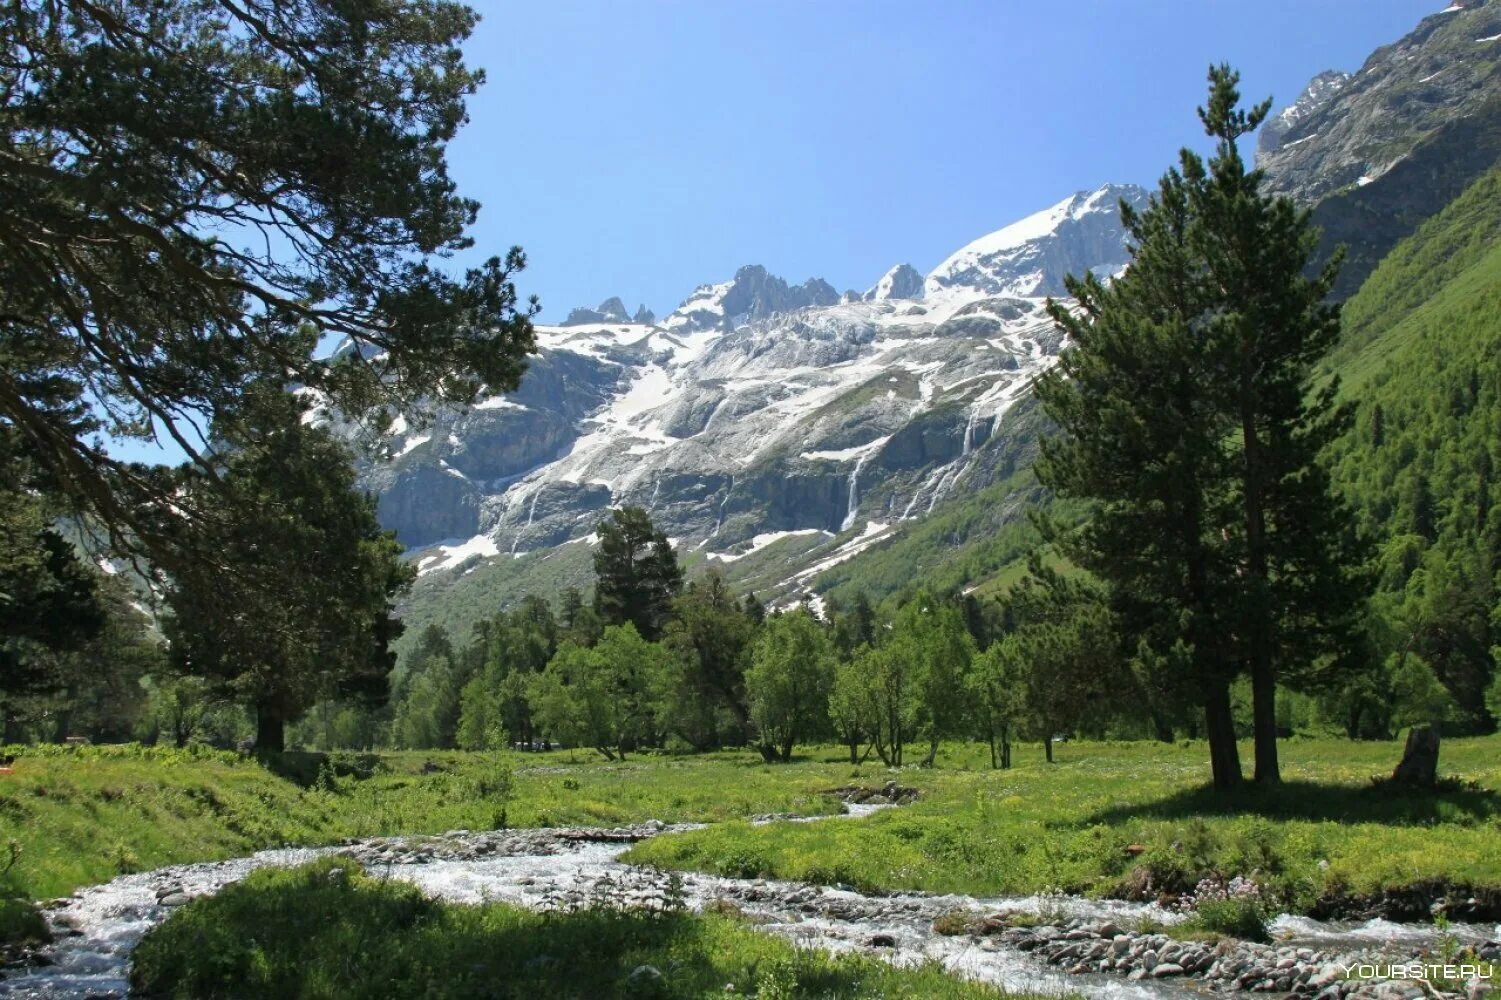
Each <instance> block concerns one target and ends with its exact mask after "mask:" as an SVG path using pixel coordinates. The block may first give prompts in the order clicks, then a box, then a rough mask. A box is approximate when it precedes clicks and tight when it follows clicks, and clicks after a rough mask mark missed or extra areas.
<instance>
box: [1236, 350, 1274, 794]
mask: <svg viewBox="0 0 1501 1000" xmlns="http://www.w3.org/2000/svg"><path fill="white" fill-rule="evenodd" d="M1244 353H1246V354H1249V353H1250V350H1249V347H1247V348H1245V350H1244ZM1252 377H1253V373H1252V371H1251V367H1250V365H1249V364H1247V363H1245V362H1243V363H1242V375H1241V435H1242V438H1243V439H1244V444H1245V450H1246V451H1245V455H1246V466H1245V494H1244V516H1245V530H1246V572H1247V576H1248V577H1249V579H1248V580H1247V583H1249V585H1250V598H1251V601H1252V606H1251V611H1252V616H1251V622H1250V626H1249V628H1248V629H1247V631H1248V633H1249V634H1248V635H1247V636H1246V639H1247V640H1248V644H1249V646H1248V649H1247V651H1246V652H1247V656H1248V658H1249V660H1250V668H1251V671H1250V672H1251V734H1252V736H1253V737H1254V738H1255V757H1256V771H1255V780H1256V782H1257V783H1258V784H1264V785H1274V784H1276V783H1278V782H1280V781H1281V780H1282V772H1281V769H1280V768H1279V767H1278V765H1277V676H1276V672H1275V668H1274V667H1273V664H1272V643H1271V639H1272V620H1271V617H1272V616H1271V606H1270V602H1269V600H1268V596H1269V595H1268V593H1267V588H1268V585H1269V583H1270V580H1269V575H1268V569H1267V552H1266V549H1267V541H1266V508H1265V503H1266V499H1265V497H1264V496H1263V495H1262V472H1261V442H1260V439H1259V437H1258V434H1257V429H1256V411H1255V405H1254V401H1255V398H1256V397H1255V392H1254V390H1253V386H1252V384H1251V379H1252Z"/></svg>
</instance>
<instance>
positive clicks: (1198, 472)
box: [1038, 67, 1368, 787]
mask: <svg viewBox="0 0 1501 1000" xmlns="http://www.w3.org/2000/svg"><path fill="white" fill-rule="evenodd" d="M1209 77H1210V92H1209V101H1208V103H1207V105H1206V107H1205V108H1203V109H1201V110H1200V112H1199V115H1200V119H1201V121H1202V122H1203V124H1204V127H1205V130H1206V132H1207V133H1208V134H1209V135H1210V136H1211V137H1213V138H1215V139H1216V140H1218V145H1217V147H1216V151H1215V155H1214V156H1213V157H1212V158H1210V159H1209V160H1208V161H1207V162H1206V161H1204V160H1203V159H1202V158H1200V157H1199V156H1198V155H1196V154H1195V153H1193V152H1192V151H1190V150H1184V151H1183V152H1182V154H1181V156H1180V160H1179V166H1178V168H1177V169H1175V170H1171V171H1169V172H1168V174H1167V175H1166V176H1165V177H1164V178H1163V179H1162V181H1161V183H1160V185H1159V190H1158V193H1157V195H1156V196H1155V197H1154V198H1153V200H1152V203H1151V205H1150V206H1149V208H1148V209H1147V210H1146V211H1144V212H1142V213H1140V214H1138V213H1136V212H1133V211H1131V210H1130V209H1129V208H1128V207H1126V206H1123V207H1122V213H1123V218H1124V220H1125V222H1126V225H1127V227H1128V228H1129V230H1130V232H1131V234H1132V237H1133V239H1134V241H1135V245H1134V247H1133V252H1132V263H1131V266H1130V268H1129V270H1128V271H1127V272H1126V274H1125V275H1124V276H1123V277H1121V278H1120V279H1119V280H1117V281H1116V282H1115V283H1114V284H1113V285H1111V286H1110V287H1108V288H1107V287H1105V286H1104V285H1102V284H1101V283H1100V282H1099V281H1098V280H1096V279H1094V278H1093V277H1086V278H1085V279H1084V280H1083V281H1078V280H1071V281H1070V283H1069V288H1070V291H1071V292H1072V293H1073V294H1074V295H1075V296H1076V298H1078V300H1079V307H1078V308H1077V310H1071V309H1069V308H1066V307H1064V306H1061V305H1059V304H1056V303H1054V304H1053V305H1052V306H1051V309H1052V314H1053V316H1054V318H1055V319H1056V320H1057V321H1058V322H1059V324H1060V325H1061V326H1062V327H1063V328H1064V330H1065V331H1066V332H1067V333H1068V334H1069V335H1070V337H1071V338H1072V341H1073V347H1072V348H1071V349H1070V350H1069V351H1067V352H1065V354H1064V358H1063V361H1062V362H1061V364H1060V365H1059V366H1058V368H1057V369H1056V370H1055V371H1054V372H1052V373H1049V375H1048V376H1046V377H1044V378H1043V379H1042V380H1041V382H1040V385H1039V390H1038V393H1039V396H1040V398H1041V400H1042V402H1043V405H1044V407H1045V409H1046V410H1047V412H1048V414H1049V415H1050V416H1051V417H1052V418H1053V419H1054V420H1055V421H1056V422H1057V423H1058V424H1059V425H1060V427H1061V428H1062V429H1063V431H1064V436H1063V437H1062V438H1061V439H1060V440H1058V441H1055V442H1050V443H1048V444H1046V445H1045V447H1044V449H1043V460H1042V462H1041V463H1040V466H1039V474H1040V475H1041V476H1042V478H1043V481H1044V482H1045V483H1046V484H1047V485H1049V486H1051V487H1053V488H1054V489H1055V490H1057V491H1059V492H1060V493H1063V494H1065V495H1070V496H1077V497H1082V498H1088V499H1093V500H1095V501H1096V502H1097V503H1098V507H1097V508H1096V510H1095V512H1094V514H1093V516H1092V518H1091V519H1090V520H1089V522H1088V523H1087V524H1086V525H1085V526H1084V527H1083V528H1082V529H1081V530H1080V531H1079V532H1077V533H1076V534H1075V535H1073V536H1071V537H1063V536H1062V535H1061V534H1060V533H1059V532H1058V531H1057V530H1056V529H1051V528H1050V529H1049V531H1050V533H1051V534H1050V536H1051V537H1053V538H1054V540H1055V541H1057V542H1059V543H1060V544H1061V545H1063V546H1064V548H1065V550H1066V551H1068V552H1069V553H1070V554H1071V555H1073V556H1074V557H1075V558H1076V560H1077V561H1079V562H1080V563H1081V565H1084V566H1085V567H1086V568H1088V569H1090V570H1091V571H1093V572H1094V573H1095V574H1096V575H1098V576H1099V577H1100V578H1101V579H1103V580H1106V581H1108V582H1109V584H1110V587H1111V601H1112V604H1113V605H1114V611H1115V612H1116V615H1117V619H1118V620H1119V621H1121V622H1123V623H1124V625H1125V627H1126V628H1128V629H1130V630H1131V631H1132V633H1133V635H1134V638H1135V639H1136V640H1137V641H1138V644H1139V645H1138V648H1139V655H1138V660H1139V662H1140V663H1141V664H1142V666H1143V672H1144V673H1145V674H1147V675H1149V676H1152V677H1154V678H1156V679H1157V681H1159V682H1161V683H1163V684H1166V685H1169V686H1171V685H1172V684H1173V683H1174V678H1177V679H1178V680H1179V682H1181V683H1182V684H1183V685H1184V688H1185V690H1186V691H1187V692H1193V693H1195V694H1196V695H1197V697H1198V698H1199V699H1200V700H1201V702H1202V704H1203V705H1204V711H1205V729H1206V735H1207V736H1208V738H1209V743H1210V758H1211V767H1212V771H1213V775H1214V781H1215V784H1216V785H1217V786H1220V787H1228V786H1230V785H1233V784H1235V783H1236V782H1238V781H1239V779H1240V765H1239V756H1238V752H1237V750H1236V747H1235V742H1234V732H1233V729H1232V728H1231V725H1230V711H1229V696H1228V688H1229V682H1230V680H1231V679H1232V678H1233V677H1234V676H1236V675H1237V674H1238V673H1240V672H1242V671H1246V672H1249V673H1250V675H1251V683H1252V690H1253V702H1254V707H1253V715H1254V728H1255V734H1256V776H1257V778H1258V779H1259V780H1262V781H1269V782H1274V781H1277V780H1278V778H1279V774H1278V767H1277V750H1276V711H1275V703H1276V683H1277V678H1278V676H1279V674H1281V675H1282V676H1283V677H1284V678H1287V679H1290V680H1293V681H1294V682H1295V683H1299V684H1303V685H1307V686H1315V685H1317V684H1327V683H1330V681H1331V677H1332V676H1334V675H1337V674H1339V673H1340V672H1342V671H1343V670H1347V669H1350V668H1351V667H1352V666H1353V665H1354V664H1353V662H1352V659H1351V658H1350V657H1349V656H1348V655H1344V654H1345V652H1346V651H1347V650H1348V649H1349V648H1350V647H1351V646H1352V645H1353V641H1352V637H1353V635H1354V633H1355V631H1356V629H1357V625H1358V620H1359V616H1360V613H1361V610H1362V607H1363V602H1364V597H1365V592H1366V590H1367V589H1368V581H1367V579H1366V577H1365V574H1364V573H1363V570H1362V565H1363V563H1364V560H1365V550H1364V548H1363V547H1362V546H1361V544H1360V543H1359V541H1358V540H1357V539H1356V537H1355V535H1354V531H1353V525H1352V519H1351V517H1350V516H1349V514H1348V512H1347V511H1346V509H1345V508H1344V506H1343V505H1342V504H1341V503H1340V502H1339V501H1338V499H1337V497H1336V496H1335V495H1334V492H1333V490H1332V488H1331V487H1330V483H1329V478H1328V475H1327V473H1326V472H1325V471H1324V469H1323V468H1322V467H1321V466H1320V465H1319V461H1318V459H1319V454H1320V452H1321V450H1322V449H1323V448H1324V447H1325V446H1326V445H1327V444H1328V443H1329V442H1330V441H1332V440H1333V439H1334V438H1335V437H1336V436H1337V435H1338V434H1339V433H1340V432H1341V431H1343V430H1344V429H1345V428H1346V427H1347V426H1348V424H1349V419H1350V414H1349V412H1348V411H1346V410H1344V409H1341V408H1339V407H1337V406H1336V405H1335V402H1334V400H1335V396H1336V394H1337V392H1338V384H1337V383H1332V384H1329V385H1326V386H1324V387H1323V388H1321V389H1319V390H1318V391H1313V389H1312V387H1311V377H1312V374H1313V366H1314V365H1315V364H1316V363H1317V362H1318V361H1319V360H1320V359H1321V358H1322V357H1323V356H1324V354H1325V353H1326V352H1327V351H1328V350H1329V348H1330V347H1331V346H1332V345H1333V344H1334V342H1335V340H1336V339H1337V337H1338V335H1339V319H1338V311H1337V310H1336V309H1335V308H1333V307H1331V306H1328V305H1326V304H1325V299H1326V297H1327V294H1328V291H1329V288H1330V287H1331V285H1332V283H1333V280H1334V277H1335V274H1336V269H1337V266H1338V261H1337V260H1336V261H1334V262H1332V263H1331V264H1329V265H1328V266H1327V267H1326V268H1325V269H1324V270H1323V271H1322V272H1321V273H1319V274H1318V275H1317V276H1316V277H1313V278H1309V277H1308V276H1307V275H1306V273H1305V272H1306V269H1307V267H1308V264H1309V260H1310V258H1311V255H1312V253H1313V250H1314V245H1315V242H1316V234H1315V233H1314V232H1313V231H1312V229H1311V227H1310V224H1309V217H1308V215H1307V213H1305V212H1299V211H1298V210H1296V209H1295V208H1294V207H1293V205H1292V204H1291V202H1289V201H1288V200H1287V199H1285V198H1283V199H1279V198H1273V197H1270V196H1268V195H1264V194H1263V193H1262V192H1261V190H1260V185H1261V179H1262V178H1261V175H1260V174H1259V173H1258V172H1256V171H1247V169H1246V165H1245V163H1244V161H1243V160H1242V159H1241V157H1240V153H1239V149H1238V145H1237V143H1238V141H1239V140H1240V139H1241V138H1242V137H1243V136H1244V135H1246V134H1247V133H1249V132H1251V131H1253V130H1254V129H1255V128H1256V127H1257V125H1258V124H1260V122H1261V121H1262V120H1263V119H1264V118H1265V116H1266V114H1267V112H1268V110H1269V108H1270V102H1267V103H1264V104H1262V105H1259V106H1257V107H1256V108H1253V109H1251V110H1250V111H1243V110H1240V108H1239V102H1240V94H1239V91H1238V90H1237V84H1238V80H1239V78H1238V76H1237V75H1236V74H1235V73H1233V72H1232V71H1231V70H1229V69H1228V68H1227V67H1216V68H1213V69H1211V70H1210V74H1209Z"/></svg>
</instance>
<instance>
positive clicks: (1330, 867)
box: [629, 737, 1501, 909]
mask: <svg viewBox="0 0 1501 1000" xmlns="http://www.w3.org/2000/svg"><path fill="white" fill-rule="evenodd" d="M1398 750H1399V748H1398V747H1397V746H1396V745H1394V744H1391V743H1348V742H1335V741H1313V740H1294V741H1290V742H1288V743H1286V744H1285V746H1284V750H1283V753H1284V772H1283V773H1284V775H1285V776H1286V777H1287V781H1288V784H1287V786H1286V787H1285V788H1283V789H1280V790H1274V791H1272V792H1262V791H1260V790H1258V789H1255V788H1250V789H1247V790H1246V791H1245V792H1244V793H1242V794H1241V795H1239V796H1238V797H1236V798H1231V799H1224V798H1220V797H1217V796H1215V795H1214V794H1212V793H1211V792H1209V791H1208V790H1206V789H1205V787H1204V784H1203V782H1204V780H1205V778H1206V777H1207V765H1206V763H1205V760H1206V757H1205V751H1204V748H1203V745H1202V744H1179V745H1171V746H1164V745H1162V744H1154V743H1133V744H1113V745H1112V744H1069V745H1064V746H1061V747H1059V748H1058V759H1059V763H1057V764H1055V765H1052V766H1049V765H1047V764H1046V763H1044V762H1043V761H1042V760H1041V759H1040V756H1041V755H1040V753H1039V752H1038V751H1037V749H1036V748H1034V747H1025V748H1019V749H1018V751H1017V760H1018V766H1017V767H1015V768H1014V769H1012V770H1011V771H996V772H992V771H988V770H981V769H979V768H980V767H981V763H980V761H979V758H978V753H977V752H976V751H974V750H972V749H965V750H964V751H962V752H963V753H964V754H965V755H966V762H967V763H969V764H971V765H972V766H973V767H974V768H975V769H974V770H952V769H947V768H941V769H938V770H931V771H905V772H903V773H902V775H901V780H902V781H903V782H905V783H910V784H913V785H916V786H917V787H919V788H921V789H922V790H923V793H924V794H923V797H922V799H921V800H920V801H919V802H918V803H917V804H915V805H912V806H909V807H905V808H902V809H899V810H892V811H889V812H883V813H879V814H877V815H876V816H873V817H871V819H869V820H868V821H865V822H860V823H827V824H813V825H805V824H775V825H771V826H762V827H752V826H750V825H749V824H745V823H732V824H725V825H723V826H719V827H715V828H713V829H707V830H701V831H695V832H692V833H687V834H681V835H676V836H671V837H663V838H658V839H656V840H652V841H648V842H646V843H643V844H640V845H638V846H637V847H636V848H634V849H633V850H632V852H631V854H630V855H629V858H630V859H631V860H635V861H638V862H643V863H651V864H658V865H662V866H666V867H682V868H695V869H701V870H707V871H711V872H718V873H723V874H735V875H746V876H754V875H760V874H765V875H775V876H779V877H786V878H794V879H807V880H810V881H815V882H823V883H834V882H847V883H851V884H854V885H859V886H863V887H867V888H890V889H923V890H930V891H935V892H967V893H972V894H978V895H1000V894H1027V893H1034V892H1039V891H1042V890H1044V889H1047V888H1050V887H1055V888H1062V889H1065V890H1068V891H1071V892H1082V893H1089V894H1094V895H1111V894H1116V893H1119V892H1121V891H1122V890H1123V889H1125V888H1127V887H1128V886H1129V885H1130V884H1131V883H1132V882H1133V881H1136V882H1138V887H1139V880H1140V878H1141V875H1142V874H1144V872H1150V873H1151V874H1152V875H1153V883H1152V884H1153V887H1154V889H1156V890H1160V889H1167V890H1179V891H1181V890H1183V889H1187V888H1191V887H1192V886H1193V885H1194V884H1195V883H1196V882H1197V880H1198V879H1199V878H1200V877H1202V876H1203V875H1205V874H1208V873H1210V872H1218V873H1220V874H1222V875H1225V876H1227V877H1228V876H1230V875H1235V874H1251V873H1252V872H1258V873H1259V875H1258V877H1259V878H1260V879H1261V880H1262V881H1264V882H1267V883H1269V884H1270V886H1271V887H1272V888H1273V889H1274V890H1275V892H1276V893H1277V895H1278V896H1279V897H1280V900H1281V901H1282V902H1283V903H1284V904H1286V905H1290V906H1292V907H1294V908H1297V909H1308V908H1310V907H1311V906H1312V905H1313V904H1314V903H1315V901H1317V900H1319V899H1321V898H1326V897H1336V896H1339V895H1340V894H1342V893H1353V894H1358V895H1365V894H1371V893H1375V892H1377V891H1379V890H1382V889H1389V888H1398V887H1414V886H1420V885H1422V884H1423V883H1425V882H1429V881H1440V882H1450V883H1455V884H1463V885H1469V886H1473V887H1475V888H1476V889H1480V890H1483V891H1487V892H1490V893H1501V853H1498V852H1497V851H1496V850H1495V847H1496V845H1497V844H1498V843H1501V753H1498V751H1501V737H1487V738H1484V739H1471V740H1453V741H1449V742H1447V743H1446V744H1445V746H1444V751H1443V765H1444V770H1445V771H1446V772H1447V773H1449V774H1451V775H1455V776H1462V777H1463V778H1464V779H1465V780H1466V781H1468V782H1473V783H1474V784H1473V785H1464V786H1463V787H1461V786H1459V785H1456V786H1454V787H1453V788H1451V789H1449V790H1447V791H1445V792H1442V793H1438V794H1433V795H1427V794H1422V793H1414V794H1411V795H1408V794H1403V793H1400V792H1396V791H1393V790H1392V789H1390V788H1384V787H1383V788H1378V787H1375V786H1373V785H1372V783H1371V778H1372V776H1373V775H1378V774H1386V773H1390V769H1391V767H1392V766H1393V765H1394V763H1395V761H1396V758H1397V756H1398ZM1243 752H1248V749H1247V750H1243ZM943 762H944V761H943V759H942V758H941V759H940V763H943ZM863 773H864V776H865V777H866V778H867V780H880V779H882V778H884V772H882V771H880V770H878V769H872V768H869V767H867V768H865V769H863ZM1130 845H1141V846H1143V847H1145V851H1144V852H1142V853H1141V854H1140V856H1139V857H1133V856H1132V855H1131V854H1130V853H1128V852H1127V851H1126V848H1127V847H1128V846H1130ZM1137 868H1141V869H1143V870H1144V871H1143V872H1136V871H1135V869H1137Z"/></svg>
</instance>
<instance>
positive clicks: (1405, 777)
mask: <svg viewBox="0 0 1501 1000" xmlns="http://www.w3.org/2000/svg"><path fill="white" fill-rule="evenodd" d="M1438 746H1439V740H1438V727H1437V726H1413V727H1412V728H1411V729H1409V730H1408V731H1407V746H1406V748H1404V749H1403V751H1402V762H1401V763H1399V764H1398V765H1397V769H1396V770H1395V771H1393V772H1392V780H1393V781H1400V782H1403V783H1404V784H1409V785H1417V786H1419V787H1422V788H1432V787H1433V786H1434V785H1435V784H1437V782H1438Z"/></svg>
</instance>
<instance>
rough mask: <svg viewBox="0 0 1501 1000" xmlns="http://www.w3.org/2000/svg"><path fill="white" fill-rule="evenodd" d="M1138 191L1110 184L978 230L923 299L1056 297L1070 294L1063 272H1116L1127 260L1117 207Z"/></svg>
mask: <svg viewBox="0 0 1501 1000" xmlns="http://www.w3.org/2000/svg"><path fill="white" fill-rule="evenodd" d="M1140 197H1141V190H1140V189H1139V188H1136V187H1132V186H1129V185H1127V186H1121V185H1114V184H1107V185H1105V186H1104V187H1102V188H1100V189H1099V190H1097V191H1090V192H1080V193H1079V194H1076V195H1074V196H1073V197H1072V198H1067V199H1065V200H1063V201H1061V202H1059V203H1058V204H1056V205H1054V206H1053V207H1052V208H1049V209H1046V210H1044V211H1041V212H1038V213H1036V214H1035V215H1029V216H1027V218H1025V219H1022V220H1021V221H1020V222H1015V223H1012V224H1011V225H1009V226H1007V227H1006V228H1004V229H1000V230H997V231H996V232H993V233H990V234H989V235H987V236H982V237H980V238H979V239H977V240H975V241H974V242H973V243H971V244H969V245H968V246H966V247H963V248H962V249H960V250H959V251H958V252H957V253H955V254H953V255H952V256H951V257H949V258H948V259H947V260H945V261H944V262H943V263H942V264H939V265H938V266H937V267H935V268H934V269H933V271H932V273H931V274H929V275H928V279H927V282H926V288H927V294H928V297H929V298H940V297H943V296H944V295H945V294H950V295H959V296H968V297H972V296H974V295H975V294H983V295H989V296H1006V297H1010V298H1036V297H1038V296H1048V295H1053V296H1060V295H1066V294H1068V291H1067V289H1065V288H1064V287H1063V278H1064V276H1065V275H1068V274H1083V273H1084V272H1085V271H1093V272H1094V273H1095V274H1096V275H1097V276H1099V277H1102V278H1104V277H1109V276H1111V275H1113V274H1116V273H1118V272H1119V271H1120V270H1121V269H1122V268H1124V267H1125V266H1126V260H1127V254H1126V249H1125V231H1124V229H1123V228H1122V226H1121V221H1120V214H1119V212H1118V211H1117V210H1116V206H1117V205H1118V204H1119V203H1120V201H1121V199H1122V198H1125V199H1127V200H1132V201H1135V200H1137V199H1139V198H1140Z"/></svg>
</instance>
